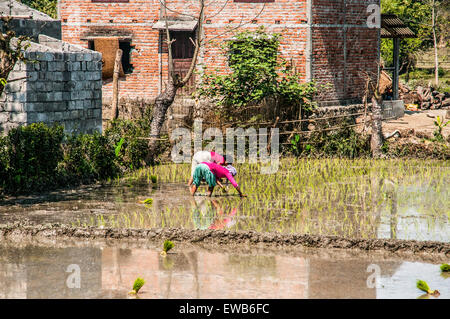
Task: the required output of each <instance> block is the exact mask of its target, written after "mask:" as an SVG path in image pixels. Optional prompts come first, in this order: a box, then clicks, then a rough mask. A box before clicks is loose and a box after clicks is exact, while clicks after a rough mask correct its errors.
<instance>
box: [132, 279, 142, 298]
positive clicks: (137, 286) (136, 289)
mask: <svg viewBox="0 0 450 319" xmlns="http://www.w3.org/2000/svg"><path fill="white" fill-rule="evenodd" d="M144 284H145V280H144V279H142V278H140V277H138V278H136V280H135V281H134V284H133V290H132V291H130V292H129V294H130V295H137V294H138V293H139V290H141V288H142V286H143V285H144Z"/></svg>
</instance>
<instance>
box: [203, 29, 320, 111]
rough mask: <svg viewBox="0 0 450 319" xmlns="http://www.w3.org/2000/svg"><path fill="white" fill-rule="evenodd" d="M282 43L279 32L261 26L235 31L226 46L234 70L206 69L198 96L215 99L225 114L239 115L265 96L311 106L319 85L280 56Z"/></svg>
mask: <svg viewBox="0 0 450 319" xmlns="http://www.w3.org/2000/svg"><path fill="white" fill-rule="evenodd" d="M279 46H280V35H279V34H268V33H266V32H265V31H264V29H262V28H260V29H258V30H256V31H243V32H240V33H237V34H235V36H234V38H233V39H232V40H230V41H227V42H225V43H224V45H223V49H224V51H225V55H226V57H227V58H228V66H229V68H230V69H231V72H230V73H229V74H225V75H222V74H218V73H217V72H205V73H204V75H203V77H202V83H201V85H200V88H199V90H198V93H199V95H203V96H207V97H209V98H213V99H214V100H215V101H216V103H217V104H218V105H220V106H222V107H223V110H224V112H223V113H224V114H233V113H236V114H239V111H240V109H242V108H243V107H245V106H247V105H250V104H252V105H255V104H258V103H260V102H262V101H263V100H264V99H266V98H271V99H272V100H274V102H275V104H276V105H278V106H280V105H283V106H292V105H293V104H297V107H298V104H301V105H303V106H304V108H305V109H310V108H311V106H312V102H311V99H312V96H313V95H314V94H315V93H316V87H315V85H314V83H313V82H308V83H302V81H301V79H300V75H299V74H298V73H296V72H295V70H294V68H293V67H292V66H291V65H290V64H289V63H287V62H286V61H285V60H283V59H282V58H281V57H280V56H279V54H278V49H279Z"/></svg>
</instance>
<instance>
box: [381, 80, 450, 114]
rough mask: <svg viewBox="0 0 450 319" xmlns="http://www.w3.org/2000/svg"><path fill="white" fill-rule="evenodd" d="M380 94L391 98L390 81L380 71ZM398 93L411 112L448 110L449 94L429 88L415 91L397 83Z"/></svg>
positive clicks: (418, 88) (449, 104)
mask: <svg viewBox="0 0 450 319" xmlns="http://www.w3.org/2000/svg"><path fill="white" fill-rule="evenodd" d="M380 92H381V94H383V95H385V96H387V97H388V96H391V97H392V79H391V77H390V76H389V75H388V74H387V73H386V72H385V71H381V75H380ZM398 93H399V98H400V99H401V100H403V102H404V103H405V106H406V108H408V109H411V110H419V109H422V110H436V109H450V93H447V92H445V93H442V92H439V91H436V90H434V89H433V88H432V87H431V86H428V87H426V88H425V87H422V86H418V87H416V89H415V90H411V89H410V88H409V87H408V86H406V85H404V84H402V83H399V91H398Z"/></svg>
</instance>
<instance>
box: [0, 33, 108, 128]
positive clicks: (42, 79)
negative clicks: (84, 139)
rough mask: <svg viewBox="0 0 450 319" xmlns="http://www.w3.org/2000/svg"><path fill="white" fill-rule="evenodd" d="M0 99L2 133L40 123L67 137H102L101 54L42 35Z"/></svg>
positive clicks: (17, 66) (15, 69)
mask: <svg viewBox="0 0 450 319" xmlns="http://www.w3.org/2000/svg"><path fill="white" fill-rule="evenodd" d="M39 42H40V43H34V42H30V47H29V48H28V49H27V51H26V52H25V58H26V59H28V62H27V63H25V62H21V63H17V64H16V66H15V67H14V69H13V71H12V72H11V73H10V75H9V77H8V79H7V81H8V84H7V85H6V87H5V89H4V91H3V93H2V95H1V96H0V132H3V133H6V132H8V131H9V130H10V129H11V128H13V127H17V126H19V125H27V124H31V123H36V122H44V123H46V124H52V123H56V122H57V123H59V124H61V125H63V126H64V129H65V131H66V132H68V133H81V132H84V133H92V132H94V131H99V132H101V131H102V90H101V89H102V81H101V73H102V62H101V54H100V53H98V52H95V51H90V50H87V49H84V48H82V47H79V46H76V45H72V44H68V43H64V42H62V41H60V40H57V39H54V38H50V37H48V36H45V35H39Z"/></svg>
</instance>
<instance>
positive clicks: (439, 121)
mask: <svg viewBox="0 0 450 319" xmlns="http://www.w3.org/2000/svg"><path fill="white" fill-rule="evenodd" d="M448 123H450V121H447V122H445V120H444V119H443V118H441V117H440V116H438V117H437V118H436V121H434V125H435V126H436V130H435V131H434V132H433V135H434V139H435V140H436V141H437V142H444V136H443V135H442V129H443V128H444V127H446V126H447V125H448Z"/></svg>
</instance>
